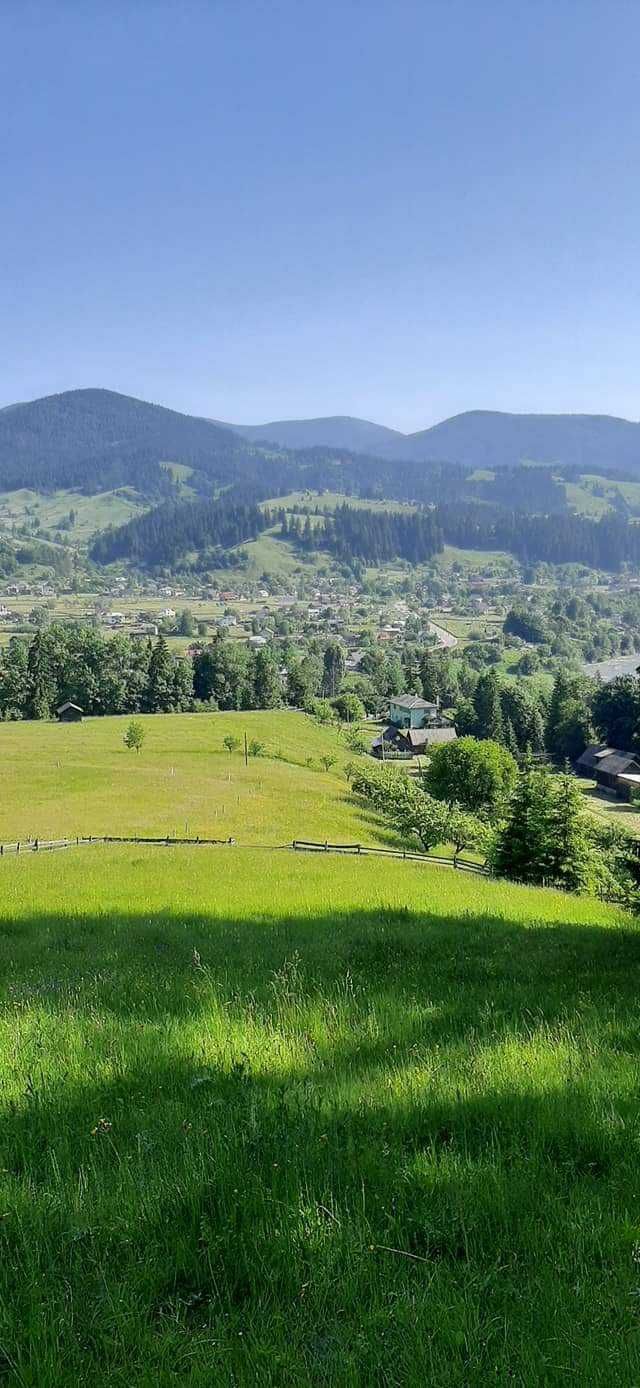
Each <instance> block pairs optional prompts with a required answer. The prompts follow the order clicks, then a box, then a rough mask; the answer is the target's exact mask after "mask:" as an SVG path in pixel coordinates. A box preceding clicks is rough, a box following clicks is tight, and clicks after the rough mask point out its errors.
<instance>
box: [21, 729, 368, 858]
mask: <svg viewBox="0 0 640 1388" xmlns="http://www.w3.org/2000/svg"><path fill="white" fill-rule="evenodd" d="M137 721H139V722H141V723H142V725H143V727H144V731H145V741H144V745H143V748H142V751H141V753H140V754H139V755H138V754H136V753H135V752H130V751H128V750H127V749H126V748H125V746H124V744H123V737H124V734H125V731H126V729H127V726H128V724H129V718H128V717H120V718H91V719H86V720H85V721H84V722H83V723H79V724H58V723H4V724H2V725H1V726H0V757H1V764H2V788H3V794H2V797H0V841H5V842H7V841H9V840H15V839H26V838H64V837H67V836H73V835H89V834H122V835H129V834H132V835H134V834H140V835H145V834H169V835H171V836H180V835H184V836H185V837H190V836H192V837H196V836H198V835H200V836H201V837H208V838H228V837H234V838H237V839H238V840H241V841H242V842H243V843H247V842H249V843H251V842H258V843H284V842H290V841H291V840H292V839H293V838H318V839H323V840H324V839H326V838H328V839H331V840H333V841H334V842H335V841H339V842H345V841H346V842H352V843H356V842H362V843H365V842H368V843H380V842H382V843H387V842H389V841H390V840H389V834H388V832H387V831H386V830H385V829H384V827H383V826H382V825H381V824H380V822H379V820H378V818H377V817H376V816H375V815H371V814H370V813H369V812H367V811H364V810H363V809H362V808H360V807H358V806H356V805H355V804H354V803H353V801H352V800H351V798H350V796H349V793H348V787H347V784H346V781H345V779H344V776H343V774H342V768H343V766H344V764H345V762H346V761H348V760H349V758H350V755H351V754H350V753H349V751H348V749H347V747H346V746H345V744H344V742H343V741H342V740H341V738H340V736H339V734H338V732H337V731H336V730H335V729H334V728H324V727H320V726H319V725H317V724H316V723H314V721H313V720H312V719H311V718H308V717H306V716H305V715H304V714H298V713H291V712H289V711H284V710H283V711H272V712H261V713H255V712H252V713H237V714H236V713H212V714H166V715H159V714H153V715H149V716H147V717H145V716H143V715H140V716H139V718H138V717H137ZM245 733H246V735H247V740H248V742H249V744H251V742H252V741H253V740H257V741H259V742H260V743H261V744H262V746H263V748H264V752H265V755H264V756H259V757H253V756H251V757H249V762H248V765H247V766H245V764H244V757H243V754H242V751H241V745H242V743H243V740H244V735H245ZM227 736H234V737H235V738H236V739H237V740H238V742H239V743H240V746H239V747H238V749H237V750H236V751H234V752H232V753H229V752H228V751H227V750H226V748H225V746H224V738H225V737H227ZM322 757H328V758H330V759H331V760H332V763H333V764H332V765H331V766H330V767H329V769H328V770H326V769H324V767H323V765H322V763H321V758H322Z"/></svg>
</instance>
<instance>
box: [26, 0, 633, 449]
mask: <svg viewBox="0 0 640 1388" xmlns="http://www.w3.org/2000/svg"><path fill="white" fill-rule="evenodd" d="M639 92H640V5H639V4H638V3H637V2H636V0H629V3H626V0H600V2H599V3H592V0H536V3H533V0H506V3H502V0H442V2H440V0H435V3H432V2H431V0H421V2H420V3H413V0H387V3H377V0H366V3H357V2H356V0H342V2H341V3H337V4H336V3H333V0H317V3H313V4H311V3H307V0H292V2H291V3H289V0H268V3H255V2H253V0H231V2H229V0H217V2H216V0H208V3H202V4H199V3H195V2H194V0H182V3H178V0H176V3H174V4H168V3H155V0H128V3H126V4H120V3H119V0H102V3H96V0H93V2H92V0H83V3H81V0H77V3H67V0H55V3H52V0H47V3H42V4H30V3H29V0H19V3H18V0H4V3H3V4H2V6H1V7H0V115H1V119H0V168H1V170H2V175H1V179H2V181H1V187H2V200H1V208H0V333H1V338H0V346H1V349H2V350H1V354H0V403H2V404H7V403H10V402H11V401H14V400H20V399H22V400H24V399H29V398H32V397H35V396H37V395H43V394H49V393H52V392H55V391H59V390H65V389H69V388H71V387H74V386H83V385H103V386H107V387H109V388H111V389H114V390H121V391H124V392H126V393H129V394H133V395H139V396H142V397H144V398H146V399H151V400H157V401H160V402H162V403H165V404H169V405H172V406H174V407H175V408H177V409H183V410H187V411H193V412H194V413H201V414H207V415H211V416H213V417H217V418H221V419H228V420H232V421H237V422H243V423H251V422H258V421H262V420H266V419H277V418H282V417H295V416H303V415H321V414H356V415H361V416H364V417H367V418H371V419H375V420H378V421H379V422H382V423H386V424H389V425H392V426H394V427H396V428H399V429H406V430H412V429H419V428H422V427H424V426H426V425H428V424H430V423H433V422H435V421H436V420H438V419H441V418H444V417H446V416H447V415H450V414H453V413H456V412H457V411H459V410H464V409H471V408H490V409H507V410H541V411H554V410H572V411H573V410H577V411H590V412H591V411H592V412H597V413H612V414H621V415H625V416H627V417H630V418H638V416H640V332H639V327H640V289H639V286H640V169H639V163H640V98H639Z"/></svg>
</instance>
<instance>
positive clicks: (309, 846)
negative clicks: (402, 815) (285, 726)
mask: <svg viewBox="0 0 640 1388" xmlns="http://www.w3.org/2000/svg"><path fill="white" fill-rule="evenodd" d="M99 843H131V844H134V843H135V844H149V845H151V846H155V847H158V848H173V847H178V846H187V845H188V846H190V847H194V848H197V847H201V848H205V847H216V848H248V849H266V850H267V851H273V852H281V851H282V850H283V849H285V850H286V849H289V850H293V852H294V853H342V854H350V855H353V856H356V857H362V858H372V857H375V858H395V859H398V860H400V861H401V862H407V863H438V864H440V865H441V866H444V867H453V868H457V869H458V870H459V871H460V872H475V873H479V874H480V875H481V876H483V877H487V876H488V875H489V873H488V868H486V867H484V866H483V865H482V864H481V863H470V862H469V861H468V860H467V859H465V858H455V857H454V858H446V857H441V856H440V855H438V854H436V853H412V852H411V851H410V850H409V849H402V848H375V847H373V846H371V845H368V844H363V843H329V842H328V840H325V841H324V842H323V843H316V842H314V841H313V840H312V839H294V840H293V842H292V843H282V844H276V843H246V844H239V843H237V842H236V840H235V839H234V838H228V839H205V838H195V839H188V838H172V837H171V836H170V835H165V834H163V835H158V836H155V837H153V838H151V837H143V836H141V835H139V834H136V835H133V836H129V837H125V836H124V835H120V834H89V835H86V836H81V835H77V836H76V838H69V839H19V840H16V841H14V842H13V843H0V858H3V857H4V856H5V854H10V853H14V854H20V853H50V852H54V851H56V850H59V849H63V848H80V847H88V846H89V845H90V844H99Z"/></svg>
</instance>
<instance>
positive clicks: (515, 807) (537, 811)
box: [493, 758, 553, 882]
mask: <svg viewBox="0 0 640 1388" xmlns="http://www.w3.org/2000/svg"><path fill="white" fill-rule="evenodd" d="M552 812H553V791H552V787H551V777H550V776H549V775H548V773H547V772H546V771H536V770H534V767H533V763H532V761H531V759H530V758H527V760H526V761H525V763H524V766H523V768H522V770H521V772H520V775H519V777H518V782H517V785H516V788H515V791H514V793H513V796H512V797H511V802H510V804H509V810H508V814H507V817H506V820H505V822H504V824H503V825H502V827H501V829H500V831H499V833H498V836H497V839H496V842H495V846H494V850H493V870H494V872H495V873H496V874H497V875H498V876H499V877H513V878H515V880H516V881H518V882H545V881H547V879H548V878H549V877H550V875H551V854H550V833H551V829H550V823H551V816H552Z"/></svg>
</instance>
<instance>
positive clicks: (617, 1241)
mask: <svg viewBox="0 0 640 1388" xmlns="http://www.w3.org/2000/svg"><path fill="white" fill-rule="evenodd" d="M0 896H1V901H2V906H1V908H0V961H1V973H0V978H1V980H2V982H1V989H2V1020H1V1022H0V1067H1V1068H0V1074H1V1076H2V1105H3V1122H2V1124H1V1125H0V1167H1V1172H0V1214H1V1215H2V1218H1V1219H0V1248H1V1251H2V1253H1V1257H0V1293H1V1296H0V1346H1V1351H0V1354H1V1360H2V1367H3V1377H4V1381H5V1382H7V1383H8V1384H18V1385H21V1386H22V1385H29V1388H31V1386H32V1385H33V1388H35V1386H36V1385H37V1388H49V1386H50V1385H51V1388H54V1386H55V1388H60V1385H63V1386H64V1388H67V1385H69V1388H71V1385H73V1388H75V1385H77V1384H85V1383H99V1384H103V1383H104V1384H107V1383H108V1384H109V1385H116V1386H120V1388H125V1386H126V1388H129V1385H131V1384H149V1385H151V1384H153V1385H156V1384H159V1385H165V1384H166V1385H170V1384H174V1383H178V1382H180V1383H182V1382H188V1383H190V1384H198V1385H200V1384H202V1385H207V1388H208V1386H209V1385H211V1384H216V1385H223V1386H224V1388H226V1385H229V1388H231V1385H234V1388H235V1386H236V1385H245V1384H246V1385H254V1384H260V1385H274V1388H280V1385H287V1384H289V1385H298V1384H307V1383H308V1384H319V1385H320V1384H322V1385H325V1384H326V1385H343V1384H344V1385H362V1388H365V1386H366V1388H369V1385H378V1384H379V1385H385V1386H386V1385H403V1386H404V1385H416V1388H417V1386H418V1385H420V1388H423V1385H425V1384H429V1385H430V1386H431V1385H442V1388H445V1385H446V1388H475V1385H478V1386H480V1385H482V1388H484V1385H485V1384H486V1383H488V1382H490V1383H496V1384H500V1385H502V1384H506V1383H516V1384H521V1385H527V1388H529V1385H531V1388H534V1385H539V1384H541V1383H544V1384H548V1385H556V1384H557V1385H561V1384H562V1385H564V1384H566V1383H567V1382H575V1383H580V1384H589V1385H610V1384H611V1385H613V1384H623V1385H629V1388H631V1385H633V1384H637V1382H638V1380H639V1377H640V1355H639V1345H638V1320H637V1295H638V1287H639V1283H640V1272H639V1268H638V1259H639V1256H640V1226H639V1224H638V1215H637V1189H638V1179H639V1177H640V1157H639V1149H638V1135H639V1134H638V1117H637V1102H636V1094H637V1078H638V1071H637V1055H638V1048H639V1047H640V1023H639V1022H638V1012H637V999H636V993H637V988H636V969H637V966H638V963H639V962H640V933H639V932H638V929H637V927H636V925H635V924H634V923H632V922H631V921H630V920H628V919H626V918H625V917H624V916H622V915H621V914H619V913H616V912H615V911H613V910H612V909H609V908H606V907H602V906H601V905H599V904H596V903H594V902H589V901H587V902H581V901H579V900H576V899H571V898H568V897H564V896H561V895H559V894H555V893H552V892H534V891H530V890H527V889H524V888H517V887H510V886H507V885H504V884H492V883H485V882H482V881H479V882H478V881H475V880H474V881H472V882H471V881H469V880H467V879H463V878H461V877H458V876H457V875H455V874H454V873H453V872H450V871H447V870H446V869H438V868H435V867H424V866H417V865H404V864H401V863H387V862H380V861H379V860H371V861H367V862H363V861H360V862H358V861H354V860H348V861H347V860H339V859H330V860H327V859H324V858H323V859H319V858H304V859H303V858H299V857H295V856H294V855H293V854H291V853H289V852H286V851H281V852H280V853H277V852H275V851H274V852H270V853H264V854H262V855H260V854H256V853H250V852H249V851H243V850H240V849H226V848H221V849H204V848H203V849H183V850H179V849H127V850H125V849H109V848H101V847H97V846H96V847H95V848H90V849H84V850H82V849H81V850H77V851H72V852H69V853H67V854H66V855H60V856H59V857H55V858H54V857H53V856H49V857H44V856H40V857H35V856H33V857H32V856H29V857H28V858H25V859H17V860H16V859H14V858H12V859H5V860H4V861H3V863H2V865H1V868H0Z"/></svg>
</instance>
